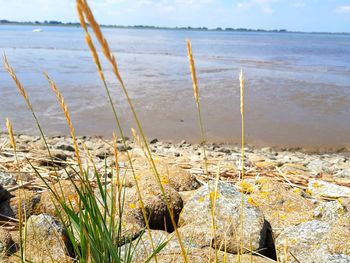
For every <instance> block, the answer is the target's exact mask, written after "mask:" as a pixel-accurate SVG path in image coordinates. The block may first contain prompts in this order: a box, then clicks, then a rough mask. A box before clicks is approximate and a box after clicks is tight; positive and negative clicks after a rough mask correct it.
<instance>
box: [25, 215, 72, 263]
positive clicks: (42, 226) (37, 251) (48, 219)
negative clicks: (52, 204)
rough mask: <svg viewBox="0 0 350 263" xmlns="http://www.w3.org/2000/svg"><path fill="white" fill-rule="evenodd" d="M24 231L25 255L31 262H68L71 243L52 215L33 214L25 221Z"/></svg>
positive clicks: (64, 230) (70, 253) (70, 254)
mask: <svg viewBox="0 0 350 263" xmlns="http://www.w3.org/2000/svg"><path fill="white" fill-rule="evenodd" d="M26 231H27V232H26V247H25V249H26V257H28V258H29V259H31V260H32V261H33V262H59V261H61V262H69V259H70V256H72V253H73V251H72V244H71V242H70V240H69V238H68V235H67V232H66V229H65V228H64V227H63V225H62V224H61V223H60V222H58V221H57V220H56V219H55V218H54V217H52V216H50V215H47V214H40V215H33V216H31V217H30V218H29V219H28V221H27V222H26Z"/></svg>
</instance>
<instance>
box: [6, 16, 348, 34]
mask: <svg viewBox="0 0 350 263" xmlns="http://www.w3.org/2000/svg"><path fill="white" fill-rule="evenodd" d="M3 25H5V26H11V25H13V26H62V27H80V23H78V22H67V23H64V22H61V21H44V22H39V21H35V22H32V21H29V22H18V21H10V20H5V19H2V20H1V19H0V26H3ZM100 26H101V27H103V28H120V29H158V30H187V31H208V32H253V33H298V34H326V35H350V32H304V31H289V30H286V29H272V30H266V29H251V28H231V27H226V28H222V27H217V28H207V27H190V26H188V27H161V26H150V25H133V26H130V25H129V26H124V25H103V24H101V25H100Z"/></svg>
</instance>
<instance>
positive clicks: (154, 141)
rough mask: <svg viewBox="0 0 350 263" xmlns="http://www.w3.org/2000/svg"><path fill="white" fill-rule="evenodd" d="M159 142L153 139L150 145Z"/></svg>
mask: <svg viewBox="0 0 350 263" xmlns="http://www.w3.org/2000/svg"><path fill="white" fill-rule="evenodd" d="M157 142H158V139H157V138H154V139H152V140H150V142H149V143H150V144H155V143H157Z"/></svg>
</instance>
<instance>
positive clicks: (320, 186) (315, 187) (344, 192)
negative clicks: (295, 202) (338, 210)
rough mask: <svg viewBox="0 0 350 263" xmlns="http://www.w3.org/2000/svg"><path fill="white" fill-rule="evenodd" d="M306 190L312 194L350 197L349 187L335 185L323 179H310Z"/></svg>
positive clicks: (327, 196)
mask: <svg viewBox="0 0 350 263" xmlns="http://www.w3.org/2000/svg"><path fill="white" fill-rule="evenodd" d="M308 190H309V191H310V192H311V194H312V195H313V196H316V197H326V198H341V197H348V198H349V197H350V187H346V186H341V185H336V184H333V183H328V182H325V181H321V180H317V179H311V180H310V181H309V185H308Z"/></svg>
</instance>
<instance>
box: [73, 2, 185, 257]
mask: <svg viewBox="0 0 350 263" xmlns="http://www.w3.org/2000/svg"><path fill="white" fill-rule="evenodd" d="M76 3H77V10H78V14H79V18H80V22H81V25H82V27H83V28H84V31H85V33H86V35H89V33H88V29H87V26H86V21H87V22H88V23H89V25H90V27H91V28H92V30H93V32H94V35H95V37H96V39H97V41H98V42H99V44H100V45H101V49H102V53H103V54H104V56H105V58H106V59H107V60H108V61H109V63H110V65H111V66H112V70H113V73H114V75H115V76H116V78H117V80H118V81H119V83H120V85H121V88H122V91H123V93H124V95H125V97H126V100H127V102H128V105H129V108H130V110H131V112H132V115H133V118H134V120H135V123H136V125H137V128H138V131H139V133H140V135H141V138H142V140H143V143H144V146H145V149H146V151H147V153H148V155H149V156H150V166H151V169H152V171H153V173H154V175H155V179H156V181H157V183H158V186H159V188H160V190H161V192H162V195H163V197H164V201H165V203H166V206H167V209H168V211H169V214H170V218H171V223H172V224H173V227H174V229H175V234H176V237H177V239H178V241H179V244H180V248H181V253H182V255H183V258H184V261H185V262H187V255H186V250H185V248H184V246H183V244H182V241H181V237H180V234H179V232H178V230H177V226H176V222H175V219H174V215H173V213H172V211H171V207H170V204H169V201H168V200H167V198H166V194H165V191H164V187H163V185H162V183H161V180H160V176H159V173H158V171H157V168H156V165H155V162H154V160H153V158H152V153H151V150H150V148H149V145H148V142H147V139H146V136H145V134H144V132H143V129H142V126H141V123H140V121H139V119H138V116H137V114H136V111H135V108H134V106H133V103H132V101H131V99H130V96H129V94H128V91H127V89H126V87H125V84H124V82H123V80H122V78H121V75H120V73H119V69H118V66H117V61H116V59H115V57H114V55H113V54H112V52H111V51H110V49H109V45H108V42H107V40H106V39H105V38H104V36H103V34H102V31H101V29H100V27H99V25H98V23H97V22H96V20H95V18H94V16H93V14H92V12H91V9H90V8H89V6H88V4H87V1H86V0H76ZM88 38H89V37H87V38H86V39H87V41H89V39H88ZM90 39H91V38H90ZM88 45H89V48H90V50H91V52H92V53H93V59H94V61H95V63H96V61H99V59H98V54H97V52H96V48H95V47H94V44H93V42H92V41H90V42H89V43H88ZM96 65H97V67H98V71H99V75H100V77H101V79H102V81H103V84H104V86H105V89H106V91H107V95H108V98H109V101H110V104H111V105H112V108H113V111H114V115H115V116H117V115H116V111H115V108H114V104H113V102H112V99H111V96H110V92H109V89H108V86H107V83H106V81H105V78H104V77H102V76H103V74H102V73H103V71H102V68H101V65H100V64H99V65H98V64H96ZM118 126H119V127H118V128H119V131H121V130H122V129H121V128H120V124H118ZM121 134H122V133H121ZM122 137H123V136H122ZM124 143H125V142H124ZM128 158H129V157H128ZM130 160H131V159H130ZM135 181H137V180H136V177H135ZM145 220H146V219H145ZM150 238H151V237H150Z"/></svg>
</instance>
